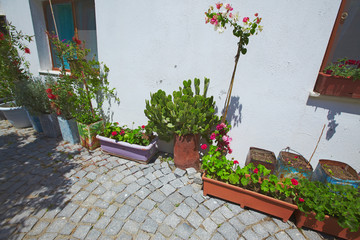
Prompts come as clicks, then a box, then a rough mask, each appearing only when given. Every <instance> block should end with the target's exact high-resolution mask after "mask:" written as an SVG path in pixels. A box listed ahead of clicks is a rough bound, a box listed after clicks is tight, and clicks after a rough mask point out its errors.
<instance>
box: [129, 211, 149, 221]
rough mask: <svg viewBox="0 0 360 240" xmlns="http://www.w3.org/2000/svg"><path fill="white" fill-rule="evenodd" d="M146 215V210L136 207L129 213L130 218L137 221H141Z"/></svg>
mask: <svg viewBox="0 0 360 240" xmlns="http://www.w3.org/2000/svg"><path fill="white" fill-rule="evenodd" d="M146 215H147V211H145V210H143V209H141V208H137V209H135V211H134V212H133V213H132V214H131V216H130V219H132V220H134V221H135V222H137V223H142V222H143V221H144V220H145V217H146Z"/></svg>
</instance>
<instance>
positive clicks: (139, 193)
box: [135, 187, 151, 199]
mask: <svg viewBox="0 0 360 240" xmlns="http://www.w3.org/2000/svg"><path fill="white" fill-rule="evenodd" d="M150 193H151V192H150V191H149V189H147V188H146V187H142V188H141V189H140V190H138V191H137V192H136V193H135V194H136V196H138V197H139V198H141V199H145V198H146V197H147V196H148V195H149V194H150Z"/></svg>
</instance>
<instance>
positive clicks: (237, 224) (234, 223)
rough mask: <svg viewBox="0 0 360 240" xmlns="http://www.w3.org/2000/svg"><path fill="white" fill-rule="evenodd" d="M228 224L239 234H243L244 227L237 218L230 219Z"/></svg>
mask: <svg viewBox="0 0 360 240" xmlns="http://www.w3.org/2000/svg"><path fill="white" fill-rule="evenodd" d="M229 223H230V224H231V225H232V226H233V227H234V228H235V229H236V231H237V232H238V233H239V234H241V233H243V232H244V230H245V228H246V226H245V225H244V224H242V223H241V222H240V221H239V219H238V218H237V217H233V218H232V219H230V220H229Z"/></svg>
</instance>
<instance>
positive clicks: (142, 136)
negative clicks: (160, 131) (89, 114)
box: [96, 122, 157, 163]
mask: <svg viewBox="0 0 360 240" xmlns="http://www.w3.org/2000/svg"><path fill="white" fill-rule="evenodd" d="M96 138H97V139H99V140H100V144H101V149H102V150H103V151H104V152H107V153H109V154H111V155H115V156H119V157H123V158H127V159H130V160H134V161H138V162H142V163H147V162H149V161H150V159H151V158H152V157H153V156H154V155H155V154H156V153H157V146H156V143H157V137H156V136H155V135H154V134H153V133H152V132H151V131H150V130H149V128H148V127H147V126H145V125H142V126H138V127H137V128H135V129H130V128H128V127H127V126H126V125H125V126H120V125H119V123H118V122H115V123H106V126H105V130H104V133H103V134H101V135H98V136H96Z"/></svg>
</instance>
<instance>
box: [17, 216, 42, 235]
mask: <svg viewBox="0 0 360 240" xmlns="http://www.w3.org/2000/svg"><path fill="white" fill-rule="evenodd" d="M37 221H38V219H37V218H36V217H29V218H27V219H25V221H24V222H23V226H22V227H21V229H19V232H29V231H30V230H31V228H32V227H33V226H34V225H35V224H36V223H37Z"/></svg>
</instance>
